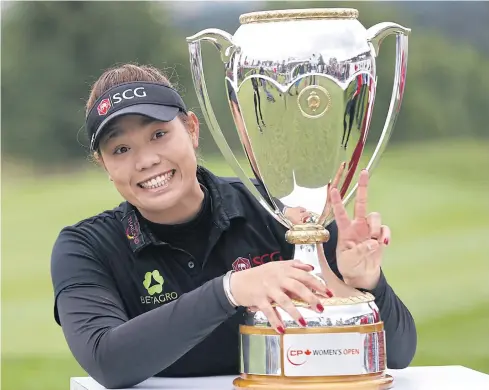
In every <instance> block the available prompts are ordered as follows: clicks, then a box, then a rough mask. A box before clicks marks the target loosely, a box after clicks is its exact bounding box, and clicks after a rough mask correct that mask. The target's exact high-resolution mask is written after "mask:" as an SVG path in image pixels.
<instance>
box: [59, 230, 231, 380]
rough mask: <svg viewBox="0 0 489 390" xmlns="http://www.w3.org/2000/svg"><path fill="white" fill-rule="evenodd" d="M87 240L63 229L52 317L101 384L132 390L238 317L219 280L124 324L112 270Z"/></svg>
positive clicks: (125, 316) (125, 314)
mask: <svg viewBox="0 0 489 390" xmlns="http://www.w3.org/2000/svg"><path fill="white" fill-rule="evenodd" d="M92 241H93V240H90V236H89V235H88V234H87V233H86V232H83V230H82V229H72V228H70V229H65V230H63V231H62V232H61V234H60V235H59V237H58V239H57V240H56V243H55V245H54V248H53V252H52V256H51V274H52V279H53V286H54V294H55V309H56V310H55V314H57V320H58V322H59V323H60V325H61V326H62V329H63V332H64V335H65V338H66V340H67V343H68V345H69V347H70V349H71V351H72V353H73V355H74V357H75V358H76V360H77V361H78V362H79V364H80V365H81V366H82V367H83V368H84V369H85V371H86V372H87V373H88V374H89V375H90V376H91V377H93V378H94V379H95V380H97V381H98V382H99V383H100V384H102V385H103V386H105V387H108V388H121V387H131V386H134V385H136V384H138V383H140V382H142V381H143V380H146V379H147V378H149V377H151V376H154V375H156V374H158V373H159V372H161V371H163V370H165V369H166V368H168V367H169V366H171V365H172V364H173V363H174V362H175V361H177V360H178V359H179V358H181V357H182V356H183V355H185V354H186V353H187V352H188V351H189V350H190V349H192V348H194V347H195V346H197V344H199V343H200V342H202V341H203V340H204V339H205V338H207V336H209V335H210V334H211V333H212V332H213V330H215V329H216V328H217V327H218V326H219V325H220V324H222V323H223V322H224V321H226V319H228V318H230V317H231V316H232V315H233V314H235V313H236V309H235V308H233V306H232V305H231V304H230V303H229V302H228V300H227V298H226V295H225V293H224V286H223V282H222V279H223V276H220V277H217V278H215V279H212V280H210V281H208V282H207V283H205V284H203V285H202V286H200V287H198V288H196V289H195V290H193V291H190V292H188V293H185V294H182V295H180V296H179V297H178V299H176V300H175V301H172V302H169V303H166V304H164V305H162V306H159V307H156V308H154V309H152V310H150V311H148V312H146V313H143V314H141V315H138V316H136V317H134V318H130V317H129V316H128V312H127V311H126V310H125V305H124V303H123V300H122V298H121V295H120V294H119V289H118V287H117V284H116V282H115V280H114V277H113V272H112V271H111V269H110V267H109V266H108V265H107V263H106V262H104V260H103V256H104V255H103V254H102V253H103V252H102V251H101V250H100V249H99V248H98V247H97V246H96V245H95V244H93V242H92ZM128 277H129V276H128Z"/></svg>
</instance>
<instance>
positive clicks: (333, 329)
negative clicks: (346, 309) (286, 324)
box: [239, 321, 384, 336]
mask: <svg viewBox="0 0 489 390" xmlns="http://www.w3.org/2000/svg"><path fill="white" fill-rule="evenodd" d="M383 330H384V323H383V322H382V321H381V322H377V323H375V324H365V325H346V326H325V327H311V326H309V327H306V328H287V329H285V332H286V333H287V334H312V333H314V334H318V333H362V334H364V333H375V332H382V331H383ZM239 332H240V333H241V334H251V335H271V336H276V335H278V333H277V332H276V330H275V329H272V328H265V327H263V328H262V327H259V326H251V325H240V326H239Z"/></svg>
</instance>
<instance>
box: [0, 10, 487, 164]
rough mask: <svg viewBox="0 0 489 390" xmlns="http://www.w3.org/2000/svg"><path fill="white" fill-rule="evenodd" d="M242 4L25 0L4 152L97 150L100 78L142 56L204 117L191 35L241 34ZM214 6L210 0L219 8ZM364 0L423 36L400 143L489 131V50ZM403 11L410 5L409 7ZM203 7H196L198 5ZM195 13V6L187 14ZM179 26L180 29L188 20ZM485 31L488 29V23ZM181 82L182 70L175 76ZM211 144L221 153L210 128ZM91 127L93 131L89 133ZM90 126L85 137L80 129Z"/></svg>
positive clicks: (17, 28) (7, 50)
mask: <svg viewBox="0 0 489 390" xmlns="http://www.w3.org/2000/svg"><path fill="white" fill-rule="evenodd" d="M245 6H247V4H244V3H243V4H242V5H241V6H240V7H242V8H240V7H226V8H225V9H224V8H223V7H222V6H218V5H216V4H215V5H214V8H210V9H208V12H207V14H206V15H207V16H206V17H205V18H203V17H201V16H200V15H198V14H197V15H194V16H193V19H192V18H188V17H187V19H185V21H183V19H176V18H175V19H174V18H172V17H171V12H172V11H170V10H171V9H172V8H171V3H165V2H18V3H15V4H14V3H12V4H10V6H9V7H8V10H7V11H6V12H4V13H3V15H2V18H3V25H2V35H3V40H2V43H3V45H2V60H3V61H2V86H1V94H2V102H3V107H2V108H3V110H2V114H3V115H2V152H3V156H4V157H6V156H10V157H13V158H14V159H15V160H16V161H18V160H19V158H21V159H25V160H30V161H35V162H36V163H37V164H39V165H41V164H47V163H59V162H63V163H64V164H67V163H68V162H70V161H72V162H74V163H76V162H78V161H80V159H81V158H83V157H85V156H86V154H87V150H86V149H84V148H83V147H81V146H80V143H79V142H81V143H82V144H83V145H86V144H87V140H86V138H85V133H84V131H83V129H82V127H83V123H84V104H85V100H86V98H87V97H88V93H89V89H90V85H91V84H92V83H93V81H95V79H96V78H97V77H98V76H99V75H100V73H101V72H102V71H103V70H104V69H106V68H107V67H111V66H113V65H115V64H118V63H124V62H139V63H149V64H153V65H155V66H157V67H159V68H163V69H164V68H165V67H171V68H174V69H175V70H176V73H174V72H173V69H172V70H171V71H170V72H169V73H170V74H172V75H173V76H174V75H175V74H176V75H178V84H179V89H180V90H181V91H182V93H183V95H184V98H185V101H186V102H187V104H188V106H189V107H190V108H192V109H194V110H195V111H196V112H197V114H198V115H199V117H200V118H201V120H202V122H203V117H202V115H200V109H199V107H198V104H197V100H196V94H195V92H194V88H193V85H192V80H191V77H190V70H189V65H188V61H189V60H188V51H187V44H186V42H185V37H186V36H188V35H192V34H194V33H196V32H197V31H199V30H201V29H203V28H208V27H218V28H223V29H226V30H227V31H228V32H230V33H231V34H233V33H234V31H235V29H236V28H237V27H238V26H239V21H238V18H239V14H240V13H242V12H247V11H250V10H245V8H244V7H245ZM338 6H339V5H338V3H337V2H314V1H302V2H275V1H274V2H256V3H253V6H249V7H251V8H253V10H259V9H284V8H307V7H338ZM208 7H210V5H209V6H208ZM341 7H353V8H357V9H358V10H359V12H360V21H361V23H362V24H363V25H364V26H365V27H367V28H368V27H370V26H372V25H374V24H376V23H379V22H382V21H394V22H397V23H400V24H403V25H405V26H407V27H412V28H413V32H412V35H411V37H410V40H409V59H408V71H407V82H406V93H405V95H404V102H403V105H402V108H401V112H400V115H399V119H398V121H397V124H396V127H395V130H394V132H393V136H392V142H402V141H408V140H420V141H422V140H424V139H427V138H438V137H459V136H463V137H467V136H469V137H473V136H479V137H487V135H488V134H489V132H488V131H487V124H486V118H485V114H486V111H487V107H488V98H487V91H488V90H489V76H488V75H487V72H485V70H486V69H489V58H488V56H487V55H486V54H484V53H483V52H478V51H477V50H476V49H475V48H474V47H473V46H471V45H470V44H468V43H463V42H461V41H460V40H459V41H457V42H455V41H453V40H448V39H447V38H446V37H444V36H443V35H442V33H440V32H439V31H438V30H430V29H428V28H427V27H418V26H417V25H416V17H415V16H413V15H412V14H410V13H409V12H407V11H406V8H398V7H399V6H398V5H396V4H395V3H391V4H389V3H378V5H375V6H374V5H373V3H361V2H360V3H359V2H342V3H341ZM399 9H401V10H402V12H400V11H399ZM190 14H192V13H190ZM187 15H188V13H187ZM177 24H178V26H177ZM481 28H482V29H483V28H484V27H482V26H481ZM211 46H212V45H210V44H205V45H203V58H204V67H205V76H206V80H207V87H208V89H209V93H210V95H211V100H212V102H213V105H214V109H215V111H216V115H217V117H218V118H219V121H220V122H221V125H222V128H223V131H224V132H225V134H226V136H227V138H228V140H229V141H230V144H231V147H232V148H233V149H234V150H236V151H238V150H241V147H240V146H239V142H238V137H237V135H236V131H234V124H233V122H232V119H231V115H230V112H229V107H228V105H227V102H226V98H225V92H224V71H223V68H222V66H221V63H220V60H219V58H218V56H217V53H216V51H215V49H214V48H213V47H211ZM394 53H395V40H394V38H389V39H386V40H385V41H384V43H383V47H382V50H381V53H380V57H379V58H378V60H377V64H378V93H377V100H376V105H375V111H374V117H373V121H372V127H371V132H372V133H373V136H374V137H372V138H370V139H371V140H374V139H375V138H376V136H378V135H379V134H380V132H381V130H382V126H383V123H384V120H385V116H386V113H387V110H388V107H389V102H390V95H391V89H392V82H393V79H394V71H393V69H394ZM172 81H173V82H175V81H176V80H175V78H174V77H173V78H172ZM202 127H203V128H202V131H201V138H202V139H201V152H202V154H203V155H204V156H205V155H209V154H211V153H215V152H217V148H216V146H215V143H214V141H213V140H212V138H211V137H210V134H209V133H208V130H207V129H206V126H205V124H204V123H203V126H202ZM79 130H81V131H80V132H79ZM78 132H79V137H77V135H78Z"/></svg>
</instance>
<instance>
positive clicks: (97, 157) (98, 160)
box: [93, 152, 114, 181]
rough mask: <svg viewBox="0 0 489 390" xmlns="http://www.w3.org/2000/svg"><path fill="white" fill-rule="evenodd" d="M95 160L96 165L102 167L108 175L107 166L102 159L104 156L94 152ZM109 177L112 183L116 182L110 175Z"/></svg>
mask: <svg viewBox="0 0 489 390" xmlns="http://www.w3.org/2000/svg"><path fill="white" fill-rule="evenodd" d="M93 160H94V161H95V163H96V164H97V165H98V166H100V167H102V168H103V169H104V171H105V172H107V174H108V173H109V172H108V171H107V168H106V166H105V163H104V159H103V158H102V155H101V154H100V153H99V152H93ZM108 176H109V180H110V181H114V180H112V177H110V175H108Z"/></svg>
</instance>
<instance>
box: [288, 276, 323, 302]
mask: <svg viewBox="0 0 489 390" xmlns="http://www.w3.org/2000/svg"><path fill="white" fill-rule="evenodd" d="M290 276H291V277H292V278H294V279H295V280H298V281H299V282H300V283H301V284H302V286H303V287H304V289H305V290H304V289H302V288H301V291H303V292H304V293H305V294H307V296H308V297H310V298H311V299H312V298H313V296H314V297H316V296H315V295H314V294H313V292H312V291H318V292H320V293H321V294H323V295H324V294H325V295H327V296H330V295H331V292H330V291H329V290H328V288H327V287H326V284H325V283H324V282H323V281H322V280H321V279H319V278H318V277H316V276H314V275H311V274H309V273H307V274H305V273H303V272H294V270H293V271H292V272H291V275H290ZM306 290H307V291H309V292H310V294H309V293H306ZM294 292H296V291H294ZM311 294H312V295H311ZM300 297H301V299H303V300H304V301H306V302H308V303H310V304H311V307H315V306H316V305H317V304H318V303H319V301H314V302H312V301H309V300H308V299H306V297H303V296H300Z"/></svg>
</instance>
